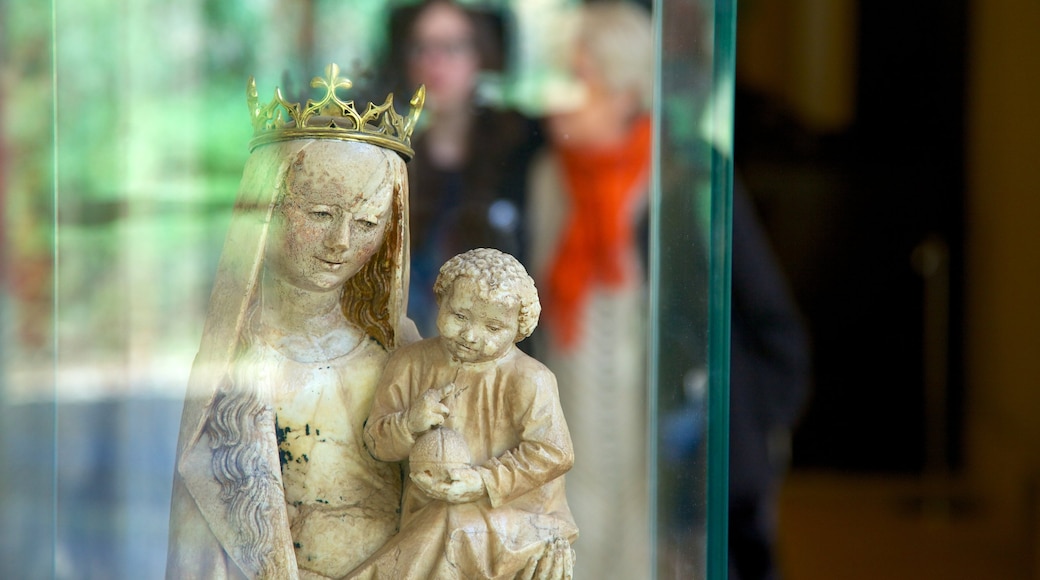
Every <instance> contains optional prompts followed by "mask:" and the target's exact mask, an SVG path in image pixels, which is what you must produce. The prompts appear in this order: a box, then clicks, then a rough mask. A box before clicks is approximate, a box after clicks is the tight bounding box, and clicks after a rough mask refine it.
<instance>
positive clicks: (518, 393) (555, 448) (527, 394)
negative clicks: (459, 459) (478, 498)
mask: <svg viewBox="0 0 1040 580" xmlns="http://www.w3.org/2000/svg"><path fill="white" fill-rule="evenodd" d="M513 395H514V396H513V397H512V400H513V423H514V425H517V426H518V427H519V428H520V444H519V445H517V446H516V447H515V448H513V449H510V450H508V451H506V452H505V453H503V454H502V455H500V456H498V457H496V458H492V459H490V460H488V461H487V462H486V463H484V465H482V466H481V467H480V472H481V477H483V479H484V485H485V487H487V490H488V497H489V498H490V499H491V505H492V506H493V507H498V506H500V505H502V504H504V503H507V502H510V501H512V500H514V499H516V498H518V497H520V496H522V495H524V494H525V493H527V492H529V491H531V490H533V489H536V488H538V487H541V486H543V485H545V484H546V483H548V482H550V481H552V480H554V479H556V478H557V477H560V476H561V475H563V474H564V473H566V472H567V471H569V470H570V468H571V466H572V465H573V464H574V448H573V446H572V444H571V436H570V432H569V431H568V430H567V422H566V420H564V418H563V409H562V408H561V407H560V395H559V392H558V391H557V387H556V377H554V376H553V374H552V373H551V372H549V370H548V369H545V368H544V367H540V368H539V369H538V372H534V373H524V374H522V375H521V376H520V377H519V378H518V379H517V381H516V384H515V385H514V388H513Z"/></svg>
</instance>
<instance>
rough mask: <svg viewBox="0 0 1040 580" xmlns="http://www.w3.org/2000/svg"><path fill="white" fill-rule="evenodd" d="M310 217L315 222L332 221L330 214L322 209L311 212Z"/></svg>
mask: <svg viewBox="0 0 1040 580" xmlns="http://www.w3.org/2000/svg"><path fill="white" fill-rule="evenodd" d="M311 217H313V218H314V219H317V220H329V219H332V212H331V211H326V210H323V209H316V210H313V211H311Z"/></svg>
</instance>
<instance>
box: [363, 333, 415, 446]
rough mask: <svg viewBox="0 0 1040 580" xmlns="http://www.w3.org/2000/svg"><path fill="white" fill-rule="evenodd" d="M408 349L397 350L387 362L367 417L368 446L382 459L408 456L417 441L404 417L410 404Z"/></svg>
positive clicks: (366, 444) (366, 440) (366, 433)
mask: <svg viewBox="0 0 1040 580" xmlns="http://www.w3.org/2000/svg"><path fill="white" fill-rule="evenodd" d="M405 350H406V349H401V350H398V351H397V352H395V353H394V355H392V356H391V357H390V360H389V361H388V362H387V364H386V369H384V370H383V374H382V376H381V377H380V379H379V384H378V385H377V386H376V393H375V397H374V399H373V400H372V411H371V412H369V414H368V420H367V421H365V431H364V439H365V447H367V448H368V452H369V453H370V454H371V455H372V457H375V458H376V459H379V460H380V461H401V460H404V459H407V458H408V454H409V453H410V452H411V450H412V445H413V444H415V438H414V437H413V436H412V433H411V431H409V429H408V426H407V421H406V420H405V414H406V412H407V411H408V407H409V405H410V404H411V389H410V388H409V384H410V382H411V381H410V380H409V378H410V374H411V373H410V364H409V363H410V359H409V357H408V356H406V352H405Z"/></svg>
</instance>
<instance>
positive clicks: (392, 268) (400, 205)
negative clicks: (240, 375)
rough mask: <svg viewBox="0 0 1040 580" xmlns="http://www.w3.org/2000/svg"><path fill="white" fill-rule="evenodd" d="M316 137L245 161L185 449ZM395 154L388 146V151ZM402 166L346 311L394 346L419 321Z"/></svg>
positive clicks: (198, 427)
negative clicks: (294, 169) (290, 177)
mask: <svg viewBox="0 0 1040 580" xmlns="http://www.w3.org/2000/svg"><path fill="white" fill-rule="evenodd" d="M317 142H319V141H316V140H314V139H298V140H291V141H280V142H275V143H270V144H267V145H261V146H259V147H257V148H256V149H255V150H254V151H253V153H252V154H251V155H250V157H249V159H248V161H247V162H246V166H245V170H244V173H243V175H242V182H241V184H240V186H239V190H238V197H237V199H236V201H235V206H234V210H233V213H232V216H231V223H230V225H229V227H228V233H227V238H226V239H225V242H224V249H223V252H222V253H221V256H220V262H219V264H218V266H217V273H216V278H215V280H214V282H213V292H212V294H211V296H210V302H209V311H208V314H207V317H206V324H205V327H204V330H203V334H202V340H201V343H200V345H199V352H198V354H197V355H196V357H195V362H194V364H193V365H192V369H191V376H190V378H189V379H188V388H187V395H186V397H185V402H184V411H183V414H182V416H181V428H180V436H179V439H178V443H177V458H178V464H179V463H180V459H181V457H182V454H183V453H184V452H185V450H186V449H188V448H190V447H191V446H192V445H193V444H194V443H196V442H197V440H198V438H199V436H200V433H201V432H202V429H203V427H204V422H205V418H206V417H207V409H208V408H209V406H210V405H211V404H212V402H213V400H214V397H215V396H216V394H217V392H218V391H219V389H220V387H221V384H222V383H223V381H224V380H225V378H226V376H227V374H228V371H229V368H230V365H231V363H232V362H233V360H234V357H235V356H236V352H237V349H238V347H239V344H240V339H241V334H242V332H243V330H244V329H245V327H246V325H247V318H248V314H249V311H250V306H251V304H252V303H253V301H254V300H255V296H256V294H257V288H258V285H259V282H260V278H261V276H262V274H263V260H264V253H265V247H266V243H267V234H268V229H269V226H270V224H271V218H272V215H273V212H274V211H275V208H276V206H277V203H278V200H279V199H280V197H281V195H282V194H283V188H284V186H285V178H286V173H287V172H288V169H289V166H290V164H291V163H292V161H293V159H295V158H296V156H297V154H298V153H300V152H301V151H303V150H304V149H306V148H307V147H310V146H312V144H314V143H317ZM320 142H321V143H323V144H324V146H330V147H340V146H342V147H375V145H370V144H361V143H356V142H349V141H335V140H321V141H320ZM388 153H389V151H388ZM390 154H391V155H393V156H394V157H395V159H391V160H390V161H391V162H393V163H394V166H395V167H396V168H397V170H396V171H395V173H396V175H395V176H394V190H393V201H392V210H391V217H390V223H389V224H387V229H386V235H385V238H384V241H383V245H382V247H381V248H380V250H379V251H378V252H377V253H376V254H375V255H374V256H373V257H372V259H371V260H370V261H369V264H368V265H366V266H365V267H364V268H362V270H361V271H360V272H358V274H356V275H355V276H354V277H352V278H351V280H350V281H348V283H347V284H346V285H345V286H344V295H343V299H342V300H341V304H342V305H343V311H344V316H346V317H347V318H348V319H349V320H351V322H353V323H355V324H357V325H358V326H360V327H361V328H363V329H364V330H365V331H366V332H367V333H368V334H369V335H370V336H372V337H373V338H375V339H376V340H378V341H379V342H380V343H381V344H382V345H383V346H384V347H385V348H386V349H387V350H392V349H393V348H395V347H396V346H397V344H398V342H399V341H400V340H401V338H402V337H404V338H405V339H406V340H409V339H410V338H414V336H413V335H414V334H415V333H414V325H413V324H411V322H410V321H409V320H407V318H406V317H405V307H406V304H407V288H408V178H407V171H406V170H405V165H404V162H403V160H401V159H399V158H396V154H393V153H390Z"/></svg>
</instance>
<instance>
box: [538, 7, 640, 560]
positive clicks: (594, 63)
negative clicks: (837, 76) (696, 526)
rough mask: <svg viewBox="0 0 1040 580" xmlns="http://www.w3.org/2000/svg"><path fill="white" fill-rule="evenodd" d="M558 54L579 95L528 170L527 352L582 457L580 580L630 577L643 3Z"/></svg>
mask: <svg viewBox="0 0 1040 580" xmlns="http://www.w3.org/2000/svg"><path fill="white" fill-rule="evenodd" d="M577 30H578V31H577V38H576V42H575V44H574V51H573V53H572V54H571V58H570V68H571V71H572V73H573V76H574V77H575V79H576V80H577V81H578V83H579V84H580V87H581V89H582V93H583V94H584V100H583V102H582V103H581V105H580V106H579V107H577V108H575V109H574V110H571V111H569V112H563V113H557V114H553V115H550V116H549V118H548V134H549V136H550V139H551V141H552V147H551V148H550V150H549V151H548V152H547V154H546V155H544V156H542V157H541V158H540V159H539V160H538V161H537V162H536V165H535V166H534V167H533V172H532V177H531V183H530V193H529V197H528V214H527V217H528V223H529V224H530V227H529V229H530V231H529V234H528V240H529V246H528V257H529V260H530V266H531V269H532V271H533V272H534V275H535V279H536V281H537V282H538V286H539V288H540V289H541V291H542V294H543V297H544V298H543V303H544V305H545V317H544V318H545V328H546V330H547V332H545V333H542V335H541V336H540V337H539V339H540V342H539V343H537V344H536V347H537V348H536V350H535V353H536V355H537V357H538V358H539V360H541V361H542V362H544V363H545V364H546V365H547V366H548V367H549V368H550V370H552V371H553V372H554V373H555V374H556V376H557V379H558V380H559V382H560V387H561V388H560V396H561V398H562V400H563V408H564V412H565V413H567V418H568V422H569V424H570V427H571V436H572V437H573V440H574V449H575V454H576V455H577V456H578V457H579V458H580V461H578V462H577V463H576V464H575V467H574V469H572V470H571V472H570V474H568V482H567V483H568V497H569V499H570V505H571V509H572V510H573V512H574V517H575V520H577V521H578V522H581V525H582V537H581V541H579V542H578V543H576V544H575V550H576V552H577V560H578V561H579V562H580V563H581V564H580V566H579V567H578V569H577V571H578V572H579V573H580V575H581V577H587V578H641V577H645V576H646V574H647V570H649V563H648V540H647V539H648V534H649V532H648V529H647V525H646V522H647V510H648V504H647V487H646V485H647V457H646V403H647V401H646V379H645V365H646V361H645V358H646V356H645V353H646V335H645V318H646V315H645V288H646V274H645V267H644V259H645V255H644V254H645V244H646V231H645V226H646V207H647V199H648V187H649V171H650V136H651V127H650V125H651V124H650V115H649V109H650V106H651V92H652V87H653V76H652V75H653V54H652V44H651V25H650V18H649V15H648V13H647V11H646V10H645V9H642V8H641V7H638V6H636V5H633V4H629V3H622V2H595V3H590V4H586V5H584V6H582V8H581V10H580V12H579V20H578V25H577Z"/></svg>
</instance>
